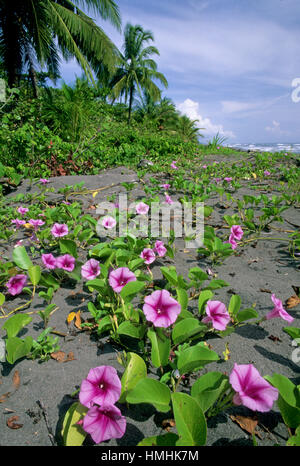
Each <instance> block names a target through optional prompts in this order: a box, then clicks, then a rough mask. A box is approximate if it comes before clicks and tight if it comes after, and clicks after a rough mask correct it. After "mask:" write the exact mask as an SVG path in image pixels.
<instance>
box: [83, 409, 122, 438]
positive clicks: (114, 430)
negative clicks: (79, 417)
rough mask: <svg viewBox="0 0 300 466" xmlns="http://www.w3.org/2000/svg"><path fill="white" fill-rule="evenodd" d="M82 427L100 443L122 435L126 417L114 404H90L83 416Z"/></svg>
mask: <svg viewBox="0 0 300 466" xmlns="http://www.w3.org/2000/svg"><path fill="white" fill-rule="evenodd" d="M82 427H83V429H84V430H85V432H87V433H89V434H90V435H91V437H92V439H93V440H94V442H95V443H101V442H104V441H105V440H109V439H111V438H121V437H123V435H124V434H125V431H126V418H125V417H124V416H122V414H121V411H120V410H119V408H117V407H116V406H115V405H103V406H92V407H91V408H90V409H89V410H88V412H87V413H86V415H85V416H84V418H83V422H82Z"/></svg>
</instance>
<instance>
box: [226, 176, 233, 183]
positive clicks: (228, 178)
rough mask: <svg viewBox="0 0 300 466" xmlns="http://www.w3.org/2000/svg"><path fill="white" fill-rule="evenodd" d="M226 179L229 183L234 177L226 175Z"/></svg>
mask: <svg viewBox="0 0 300 466" xmlns="http://www.w3.org/2000/svg"><path fill="white" fill-rule="evenodd" d="M224 181H227V183H230V181H232V178H231V177H230V176H226V177H225V178H224Z"/></svg>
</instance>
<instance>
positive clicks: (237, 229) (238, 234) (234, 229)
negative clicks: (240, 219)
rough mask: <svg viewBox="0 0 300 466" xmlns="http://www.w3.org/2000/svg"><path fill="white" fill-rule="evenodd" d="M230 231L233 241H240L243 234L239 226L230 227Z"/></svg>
mask: <svg viewBox="0 0 300 466" xmlns="http://www.w3.org/2000/svg"><path fill="white" fill-rule="evenodd" d="M230 231H231V234H232V235H233V238H234V239H236V240H237V241H240V240H241V239H242V237H243V234H244V232H243V230H242V228H241V227H240V225H232V227H231V229H230Z"/></svg>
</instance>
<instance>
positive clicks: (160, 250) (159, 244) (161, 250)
mask: <svg viewBox="0 0 300 466" xmlns="http://www.w3.org/2000/svg"><path fill="white" fill-rule="evenodd" d="M154 250H155V251H156V252H157V254H158V255H159V257H164V256H165V254H166V252H167V249H166V248H165V246H164V243H163V241H159V240H157V241H156V242H155V246H154Z"/></svg>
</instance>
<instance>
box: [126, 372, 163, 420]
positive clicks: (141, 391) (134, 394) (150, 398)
mask: <svg viewBox="0 0 300 466" xmlns="http://www.w3.org/2000/svg"><path fill="white" fill-rule="evenodd" d="M126 401H127V402H128V403H131V404H139V403H149V404H152V405H153V406H154V407H155V408H156V409H157V411H160V412H162V413H167V412H168V411H169V410H170V401H171V392H170V389H169V387H167V386H166V385H165V384H164V383H161V382H159V381H158V380H155V379H150V378H148V377H146V378H144V379H141V380H139V382H138V383H137V384H136V386H135V387H134V388H133V389H132V390H131V391H130V392H129V393H128V395H127V397H126Z"/></svg>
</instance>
